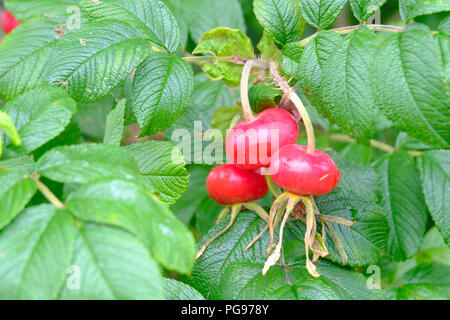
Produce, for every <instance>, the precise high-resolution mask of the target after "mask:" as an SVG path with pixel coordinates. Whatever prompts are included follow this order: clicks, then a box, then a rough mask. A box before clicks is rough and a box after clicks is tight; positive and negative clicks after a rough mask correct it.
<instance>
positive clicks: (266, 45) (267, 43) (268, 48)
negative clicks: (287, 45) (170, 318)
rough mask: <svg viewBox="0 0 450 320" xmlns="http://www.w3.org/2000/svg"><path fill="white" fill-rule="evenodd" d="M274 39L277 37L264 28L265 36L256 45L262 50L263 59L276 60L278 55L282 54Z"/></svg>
mask: <svg viewBox="0 0 450 320" xmlns="http://www.w3.org/2000/svg"><path fill="white" fill-rule="evenodd" d="M274 41H275V39H274V38H273V37H272V36H271V35H270V33H268V32H267V31H265V30H264V31H263V36H262V38H261V40H260V41H259V43H258V45H257V46H256V47H257V48H258V50H259V52H261V57H262V58H263V60H266V61H269V60H275V61H276V60H277V59H278V56H279V55H280V50H279V49H278V47H277V45H276V44H275V42H274Z"/></svg>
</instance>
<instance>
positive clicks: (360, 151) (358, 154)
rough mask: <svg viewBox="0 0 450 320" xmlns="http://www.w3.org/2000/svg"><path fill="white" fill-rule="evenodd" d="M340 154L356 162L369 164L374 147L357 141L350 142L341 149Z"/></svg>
mask: <svg viewBox="0 0 450 320" xmlns="http://www.w3.org/2000/svg"><path fill="white" fill-rule="evenodd" d="M339 154H340V155H342V156H343V157H344V158H346V159H348V160H350V161H353V162H355V163H359V164H363V165H368V164H369V163H370V158H371V156H372V149H371V148H370V147H364V146H362V145H359V144H357V143H349V144H348V145H347V146H345V147H344V148H343V149H341V150H340V151H339Z"/></svg>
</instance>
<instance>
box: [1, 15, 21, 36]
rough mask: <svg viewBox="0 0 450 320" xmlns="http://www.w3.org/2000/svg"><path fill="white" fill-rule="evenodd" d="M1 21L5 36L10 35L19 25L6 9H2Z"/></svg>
mask: <svg viewBox="0 0 450 320" xmlns="http://www.w3.org/2000/svg"><path fill="white" fill-rule="evenodd" d="M1 21H2V29H3V32H4V33H5V34H8V33H10V32H11V31H13V30H14V29H15V28H16V27H17V26H18V25H19V24H20V22H19V21H17V20H16V18H14V16H13V15H12V14H11V13H9V12H8V10H6V9H3V12H2V16H1Z"/></svg>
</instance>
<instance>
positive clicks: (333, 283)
mask: <svg viewBox="0 0 450 320" xmlns="http://www.w3.org/2000/svg"><path fill="white" fill-rule="evenodd" d="M291 267H292V268H293V271H292V273H293V279H294V285H295V287H297V294H298V298H299V299H300V300H372V299H376V300H378V299H383V298H384V296H383V294H382V293H381V290H379V289H369V288H368V286H367V279H366V278H365V277H364V276H363V275H362V274H361V273H357V272H354V271H351V270H349V269H346V268H342V267H339V266H336V265H334V264H332V263H329V262H326V261H322V262H321V263H320V264H317V271H318V272H319V273H320V278H313V277H312V276H311V275H310V274H309V273H308V271H307V270H306V267H305V261H304V259H298V260H297V261H295V262H294V263H291Z"/></svg>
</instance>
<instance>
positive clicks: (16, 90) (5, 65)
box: [0, 18, 60, 100]
mask: <svg viewBox="0 0 450 320" xmlns="http://www.w3.org/2000/svg"><path fill="white" fill-rule="evenodd" d="M57 24H58V23H57V22H56V21H54V20H52V19H47V18H39V19H31V20H30V21H27V22H26V23H23V24H21V25H20V26H18V27H17V28H16V29H14V31H13V32H11V33H10V34H8V36H6V37H5V39H4V40H3V41H2V45H1V47H0V61H1V62H2V63H1V64H0V99H6V100H10V99H12V98H13V97H15V96H17V95H19V94H21V93H23V92H25V91H27V90H29V89H32V88H35V87H37V86H41V85H44V84H46V82H47V81H46V74H47V69H48V66H49V64H53V63H54V62H55V59H54V58H53V53H54V49H55V46H56V44H57V43H58V39H59V38H60V35H59V34H58V33H57V31H56V26H57Z"/></svg>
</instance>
